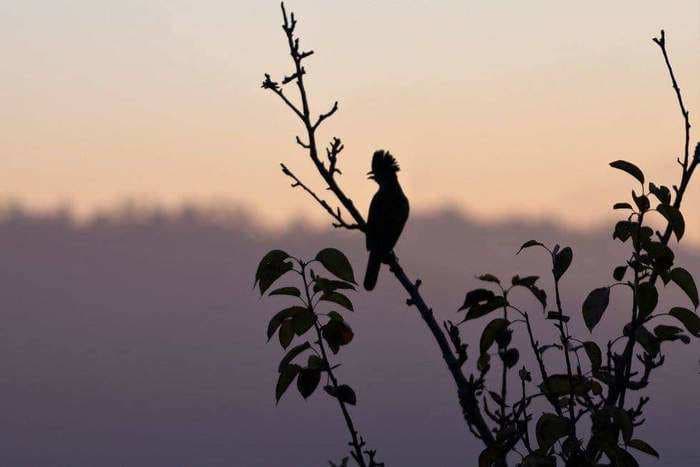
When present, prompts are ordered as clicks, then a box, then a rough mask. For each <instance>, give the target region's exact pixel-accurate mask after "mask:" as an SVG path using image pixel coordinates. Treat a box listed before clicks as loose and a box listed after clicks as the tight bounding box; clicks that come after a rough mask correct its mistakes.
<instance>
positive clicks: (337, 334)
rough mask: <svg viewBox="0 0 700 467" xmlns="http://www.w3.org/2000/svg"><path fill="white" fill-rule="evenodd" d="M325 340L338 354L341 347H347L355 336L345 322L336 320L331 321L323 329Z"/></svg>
mask: <svg viewBox="0 0 700 467" xmlns="http://www.w3.org/2000/svg"><path fill="white" fill-rule="evenodd" d="M321 334H322V335H323V338H324V339H325V340H326V342H328V346H329V347H330V348H331V351H332V352H333V353H334V354H335V353H338V350H340V347H341V346H343V345H347V344H349V343H350V341H352V338H353V336H354V334H353V332H352V329H351V328H350V326H348V325H347V324H346V323H345V322H344V321H338V320H335V319H332V320H330V321H329V322H327V323H326V324H325V325H323V327H322V328H321Z"/></svg>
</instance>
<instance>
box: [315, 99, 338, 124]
mask: <svg viewBox="0 0 700 467" xmlns="http://www.w3.org/2000/svg"><path fill="white" fill-rule="evenodd" d="M337 111H338V101H335V102H334V103H333V107H331V110H329V111H328V112H326V113H325V114H321V115H319V117H318V120H317V121H316V124H314V130H315V129H316V128H318V126H319V125H320V124H321V122H323V121H324V120H325V119H327V118H328V117H330V116H332V115H333V114H334V113H336V112H337Z"/></svg>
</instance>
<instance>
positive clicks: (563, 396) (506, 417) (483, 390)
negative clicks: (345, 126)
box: [255, 4, 700, 467]
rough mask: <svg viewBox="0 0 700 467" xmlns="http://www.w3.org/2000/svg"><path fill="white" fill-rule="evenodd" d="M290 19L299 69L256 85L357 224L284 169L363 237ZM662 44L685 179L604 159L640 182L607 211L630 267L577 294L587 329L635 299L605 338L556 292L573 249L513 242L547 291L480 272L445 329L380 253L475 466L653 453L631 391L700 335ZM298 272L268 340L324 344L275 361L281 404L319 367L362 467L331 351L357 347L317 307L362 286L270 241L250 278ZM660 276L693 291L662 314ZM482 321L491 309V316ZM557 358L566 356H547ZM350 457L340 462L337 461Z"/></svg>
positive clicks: (332, 262)
mask: <svg viewBox="0 0 700 467" xmlns="http://www.w3.org/2000/svg"><path fill="white" fill-rule="evenodd" d="M282 14H283V18H284V24H283V30H284V32H285V36H286V38H287V43H288V47H289V52H290V56H291V58H292V62H293V64H294V69H293V72H292V73H291V74H290V75H289V76H286V77H284V78H283V79H282V81H281V83H278V82H276V81H273V80H272V79H271V77H270V75H269V74H266V75H265V79H264V81H263V84H262V87H263V88H264V89H267V90H269V91H271V92H273V93H274V94H276V95H277V96H278V97H279V98H280V99H281V100H282V101H283V102H284V103H285V104H286V105H287V106H288V107H289V108H290V109H291V110H292V112H293V113H294V114H295V115H296V116H297V117H298V118H299V119H300V120H301V122H302V125H303V127H304V129H305V131H306V141H304V140H302V138H300V137H297V140H296V141H297V144H298V145H299V146H301V147H302V148H303V149H304V150H305V151H308V155H309V158H310V159H311V161H312V162H313V164H314V165H315V167H316V169H317V170H318V173H319V174H320V176H321V178H322V179H323V181H324V182H325V183H326V185H327V187H328V189H329V190H330V191H331V192H332V193H333V195H334V196H335V197H336V199H337V200H338V202H339V203H340V204H341V205H342V207H343V208H344V211H345V212H346V213H347V215H349V216H350V218H351V219H352V221H347V220H346V219H345V218H344V217H343V214H344V213H343V211H342V210H341V208H340V207H338V208H335V209H334V208H333V207H331V205H330V204H329V203H328V202H327V201H325V200H323V199H321V198H320V197H319V196H318V195H317V194H316V193H315V192H314V191H312V190H311V189H310V188H309V187H308V186H307V185H306V184H304V183H303V182H302V181H301V180H300V179H299V178H298V177H297V176H296V175H295V174H294V173H293V172H292V171H291V170H290V169H288V168H287V166H285V165H284V164H282V171H283V173H284V174H285V175H287V176H288V177H290V178H291V179H292V180H293V185H292V186H293V187H300V188H302V189H303V190H304V191H305V192H306V193H308V194H309V195H310V196H311V197H312V198H313V199H314V200H315V201H316V202H317V203H318V204H319V205H320V206H321V207H322V208H323V209H325V210H326V211H327V212H328V214H329V215H330V216H331V217H332V218H333V225H334V226H335V227H337V228H345V229H350V230H358V231H360V232H362V233H365V234H366V233H367V223H366V222H365V219H364V217H363V216H362V215H361V214H360V212H359V211H358V209H357V208H356V207H355V205H354V203H353V201H352V199H351V198H350V197H348V196H347V195H346V194H345V193H344V191H343V190H342V189H341V188H340V185H339V184H338V181H337V178H336V175H337V174H340V171H339V170H338V168H337V164H338V158H339V155H340V153H341V151H342V150H343V145H342V142H341V141H340V139H338V138H333V140H332V141H331V143H330V146H329V147H328V148H327V149H326V154H325V155H326V159H325V160H322V159H321V156H320V154H319V150H318V141H317V137H316V130H317V129H318V128H319V126H320V125H321V123H322V122H323V121H324V120H326V119H327V118H329V117H331V116H332V115H333V114H334V113H335V112H336V111H337V110H338V103H337V102H336V103H335V104H333V106H332V107H331V109H330V110H329V111H328V112H326V113H322V114H320V115H319V116H318V117H316V118H314V117H312V113H311V110H310V108H309V102H308V96H307V90H306V87H305V83H304V76H305V75H306V73H307V71H306V69H305V68H304V66H303V65H302V62H303V60H304V59H305V58H307V57H308V56H310V55H311V54H313V51H303V50H302V49H301V48H300V44H299V38H298V37H297V36H296V35H295V30H296V25H297V20H296V18H295V16H294V14H293V13H291V14H289V15H287V12H286V11H285V8H284V4H282ZM654 42H655V43H656V44H657V45H658V46H659V48H660V50H661V52H662V55H663V58H664V61H665V64H666V66H667V69H668V73H669V75H670V78H671V82H672V85H673V89H674V91H675V95H676V98H677V101H678V105H679V108H680V111H681V115H682V118H683V123H684V140H683V141H684V144H683V155H682V156H681V157H680V158H678V164H679V166H680V168H681V175H680V181H679V182H678V185H674V186H672V187H671V188H669V187H667V186H664V185H658V186H657V185H656V184H655V183H654V182H651V181H647V179H646V177H645V175H644V173H643V171H642V170H641V169H640V168H638V167H637V166H636V165H634V164H633V163H631V162H628V161H624V160H618V161H614V162H612V163H610V166H611V167H613V168H615V169H618V170H620V171H623V172H625V173H627V174H628V175H630V176H631V177H633V178H634V179H636V182H637V183H638V185H636V186H635V188H634V189H633V191H632V199H631V200H629V201H626V202H618V203H616V204H614V206H613V208H614V209H615V210H620V211H621V212H624V213H625V217H624V218H623V219H622V220H620V221H619V222H617V223H616V224H615V227H614V230H613V235H612V236H613V239H614V240H617V241H619V242H622V243H623V244H625V245H626V246H628V248H629V257H628V259H627V261H626V262H625V264H621V265H614V266H613V268H612V278H611V279H603V278H601V280H600V282H601V286H600V287H599V288H596V289H594V290H592V291H591V292H590V293H589V294H588V296H587V297H586V298H585V300H584V301H583V303H582V305H581V315H582V318H583V321H584V323H585V326H586V327H587V329H588V331H590V332H591V333H592V332H593V331H594V329H595V327H596V326H597V325H598V324H599V322H600V321H601V319H602V318H603V316H604V315H605V312H606V311H607V310H608V308H609V305H610V303H611V301H612V302H613V303H614V304H615V305H616V306H623V305H620V303H622V304H624V301H622V300H621V299H620V296H623V297H624V294H628V296H629V297H630V298H631V305H630V307H629V310H628V312H629V314H628V321H627V322H626V323H625V324H624V325H623V326H622V327H621V328H620V329H619V330H618V331H619V332H618V335H617V336H616V337H614V338H612V339H610V340H608V341H607V342H605V343H604V344H602V345H601V344H599V343H596V342H595V341H593V340H589V339H586V338H579V337H576V336H578V335H580V334H576V333H575V332H574V330H572V329H571V328H570V324H569V322H570V319H571V317H572V314H573V310H571V309H565V307H564V306H563V305H562V297H561V293H560V285H561V283H562V281H564V280H566V273H567V270H568V269H569V267H570V265H571V264H572V262H573V259H574V252H573V250H572V248H571V247H569V246H561V245H558V244H555V245H546V244H544V243H541V242H539V241H538V240H536V239H533V240H528V241H526V242H525V243H523V244H522V246H521V247H520V249H519V250H518V251H517V254H522V255H525V254H526V253H528V254H531V251H532V250H536V251H538V252H544V254H545V255H548V258H549V259H550V260H551V278H549V279H547V282H548V284H551V286H550V293H549V294H548V293H547V291H546V290H545V287H546V286H544V285H542V284H543V282H545V280H544V279H541V278H540V277H538V276H536V275H528V276H520V275H514V276H513V277H512V278H510V280H508V281H506V280H504V279H502V278H499V277H496V276H494V275H492V274H488V273H485V274H482V275H480V276H478V278H479V280H481V281H483V283H484V285H483V287H480V288H477V289H474V290H470V291H468V292H467V293H466V295H465V298H464V301H463V304H462V306H461V307H460V308H459V311H460V312H463V313H462V315H461V320H460V321H458V322H452V321H449V320H446V321H444V322H443V323H442V326H441V325H440V324H438V321H437V319H436V318H435V315H434V314H433V310H432V309H431V308H430V307H429V306H428V305H427V302H426V301H425V299H424V298H423V296H422V295H421V292H420V289H419V287H420V285H421V281H420V280H415V281H413V280H411V279H409V277H408V276H407V274H406V273H405V272H404V270H403V268H402V267H401V265H400V263H399V261H398V258H397V257H396V256H395V255H393V254H390V255H388V256H387V257H386V258H385V260H384V261H385V262H387V263H388V264H389V268H390V270H391V272H392V273H393V274H394V276H395V277H396V278H397V280H398V281H399V282H400V284H401V285H402V286H403V287H404V289H405V290H406V292H407V293H408V296H409V298H408V299H407V301H406V303H407V304H408V305H409V306H415V307H416V308H417V310H418V312H419V315H420V317H421V318H422V320H423V321H424V323H425V324H426V326H427V327H428V329H429V330H430V332H431V334H432V336H433V338H434V340H435V343H436V344H437V345H438V348H439V350H440V352H441V354H442V357H443V359H444V361H445V364H446V366H447V369H448V371H449V372H450V375H451V376H452V378H453V380H454V382H455V385H456V387H457V396H458V401H459V405H460V410H461V412H462V414H463V417H464V420H465V423H466V426H467V428H468V429H469V430H470V432H471V433H472V434H473V436H475V437H476V438H478V439H479V440H481V441H482V442H483V444H484V449H483V451H482V452H481V454H480V455H479V460H478V463H479V466H483V467H487V466H499V467H500V466H506V465H508V463H509V462H511V463H513V462H515V463H517V465H522V466H543V467H544V466H555V465H557V462H559V461H561V462H563V464H564V465H567V466H594V465H614V466H636V465H638V463H637V460H636V459H635V457H634V456H635V455H638V454H639V453H642V454H645V455H650V456H655V457H659V453H657V452H656V450H655V449H654V448H653V447H652V446H651V444H650V443H648V442H647V441H645V440H642V439H639V438H638V437H636V436H635V433H634V432H635V428H636V427H638V426H640V425H641V424H643V423H644V421H645V419H644V407H645V406H646V404H647V403H649V400H650V399H649V397H648V396H640V397H638V398H636V401H634V400H632V393H637V392H639V391H640V390H642V389H644V388H645V387H647V385H648V384H649V381H650V378H651V376H652V374H653V372H654V370H655V369H657V368H659V367H660V366H662V365H663V364H664V361H665V355H664V354H663V353H662V347H663V349H667V348H668V346H670V345H674V344H677V343H678V342H680V343H684V344H687V343H689V342H690V336H689V335H688V334H690V335H692V336H694V337H700V317H698V315H697V314H696V312H695V309H696V308H697V306H698V301H699V300H698V291H697V287H696V285H695V281H694V280H693V277H692V275H691V274H690V273H689V272H688V271H687V270H686V269H684V268H683V267H681V266H678V265H676V263H675V255H674V252H673V249H672V248H671V245H672V243H673V242H672V241H673V240H674V239H675V242H676V243H677V242H678V241H680V240H681V239H682V237H683V236H684V233H685V221H684V217H683V214H682V211H681V205H682V202H683V197H684V195H685V193H686V190H687V188H688V185H689V183H690V181H691V178H692V175H693V173H694V171H695V168H696V167H697V165H698V163H700V144H698V145H697V146H696V147H695V151H694V153H693V154H691V152H690V121H689V113H688V111H687V110H686V108H685V104H684V102H683V98H682V95H681V91H680V88H679V86H678V84H677V81H676V77H675V74H674V72H673V69H672V67H671V63H670V61H669V57H668V54H667V49H666V39H665V34H664V31H663V30H662V31H661V34H660V37H658V38H654ZM290 83H296V86H297V89H298V92H299V99H300V102H301V105H300V106H298V105H297V104H295V103H294V102H293V101H292V100H291V99H290V98H289V97H288V96H287V95H286V94H285V92H284V86H285V85H287V84H290ZM650 220H651V221H652V224H651V225H658V223H659V222H661V223H662V224H663V225H664V227H663V228H662V229H661V230H656V231H655V230H654V228H653V227H652V226H651V225H650ZM314 261H315V262H318V263H320V264H321V265H322V266H323V267H324V268H325V269H326V270H328V271H329V272H331V273H332V274H333V275H334V276H335V279H330V278H326V277H321V276H319V275H317V273H316V272H315V271H314V270H312V269H310V266H309V265H310V264H311V263H313V262H314ZM290 272H295V273H297V274H298V275H299V276H300V279H301V283H302V285H303V287H302V289H299V288H296V287H283V288H280V289H275V290H274V291H272V292H270V294H271V295H276V294H283V295H290V296H292V297H296V299H298V300H300V303H301V305H300V306H299V305H297V306H293V307H291V308H286V309H284V310H282V311H281V312H279V313H278V314H276V315H275V316H274V317H273V318H272V320H271V321H270V324H269V327H268V338H271V337H272V336H274V335H275V333H276V334H277V335H278V337H279V340H280V343H281V344H282V347H283V348H285V349H286V348H287V347H288V345H290V343H291V341H292V339H293V338H294V335H298V336H304V335H305V333H306V332H307V331H308V332H312V334H313V333H314V332H315V337H316V341H314V342H308V341H307V342H304V343H302V344H300V345H297V346H295V347H293V348H292V349H291V350H289V351H288V352H287V354H286V355H285V356H284V357H283V359H282V361H281V362H280V366H279V373H280V376H279V381H278V383H277V389H276V392H277V399H278V400H279V398H280V397H281V395H282V393H284V391H285V390H286V389H287V388H288V387H289V386H290V385H291V383H292V382H293V381H294V379H295V378H296V381H297V388H298V390H299V392H300V393H301V395H302V396H303V397H305V398H306V397H308V396H309V395H311V394H312V393H313V392H314V390H315V389H316V388H317V386H318V385H319V381H320V379H321V378H322V376H323V375H324V374H325V376H326V380H327V382H328V384H327V385H326V386H325V387H324V389H325V391H326V392H327V393H328V394H329V395H330V396H331V397H334V398H336V399H337V400H338V403H339V407H340V409H341V412H342V414H343V417H344V419H345V422H346V425H347V427H348V430H349V432H350V436H351V442H350V445H351V447H352V451H351V455H352V458H353V459H354V461H355V462H356V463H357V464H358V465H360V466H362V467H365V466H375V465H381V464H378V463H377V462H376V461H375V456H376V452H375V451H373V450H363V447H364V446H365V441H364V439H363V438H362V437H361V436H360V435H359V434H358V432H357V431H356V428H355V426H354V424H353V421H352V418H351V416H350V413H349V410H348V405H355V402H356V396H355V393H354V391H353V390H352V389H351V388H350V387H349V386H347V385H340V384H339V382H338V380H337V378H336V376H335V373H334V369H335V367H334V366H333V364H332V362H331V361H330V360H329V357H328V353H327V351H326V347H328V348H330V349H331V351H332V352H333V353H334V354H336V353H337V352H338V351H339V350H340V348H341V347H342V346H343V345H347V344H349V343H350V341H351V340H352V335H353V334H352V330H351V329H350V327H349V325H348V324H347V323H346V321H345V319H344V318H343V316H341V315H340V313H338V312H335V311H331V312H328V313H327V314H322V313H320V312H319V311H318V309H319V307H321V306H322V305H324V304H328V303H332V304H334V305H336V306H340V307H343V308H346V309H349V310H352V302H351V300H350V299H349V298H348V297H347V295H346V294H345V293H343V292H345V291H349V290H354V288H355V287H354V284H355V279H354V273H353V271H352V268H351V267H350V263H349V261H348V260H347V259H346V258H345V256H344V255H343V253H341V252H340V251H338V250H335V249H330V248H327V249H324V250H322V251H321V252H319V254H318V255H317V256H316V258H315V259H314V260H313V261H312V262H306V261H304V260H302V259H298V258H294V257H293V256H290V255H289V254H287V253H286V252H283V251H281V250H274V251H272V252H270V253H268V254H267V255H266V256H265V257H264V258H263V259H262V261H261V262H260V265H259V267H258V270H257V273H256V276H255V280H256V284H257V285H258V286H259V289H260V293H261V294H264V293H265V292H266V291H267V290H268V289H269V288H270V287H271V286H272V285H273V284H274V283H275V282H276V281H277V280H278V279H280V278H281V277H282V276H284V275H286V274H287V273H290ZM659 279H660V280H661V284H663V285H664V287H665V286H667V285H669V284H671V283H673V284H675V285H676V286H678V287H679V288H680V289H681V290H682V291H683V292H684V293H685V295H686V296H687V299H688V303H686V304H685V306H675V307H672V308H671V309H670V310H665V309H661V307H660V306H659V294H660V287H659V286H660V284H659ZM519 290H523V291H525V292H527V293H529V294H531V295H532V296H533V297H534V300H535V302H536V303H538V305H537V307H538V308H541V310H537V309H535V310H533V309H531V308H529V307H528V304H529V303H531V302H532V301H527V300H517V298H519V297H520V295H519V294H516V292H517V291H519ZM663 290H664V289H661V291H663ZM522 302H525V303H526V305H522V304H521V303H522ZM487 317H488V318H490V320H489V321H488V322H486V319H487ZM535 320H538V321H540V320H542V321H545V322H548V323H550V324H551V325H552V326H553V327H554V329H555V331H556V335H557V338H556V339H555V340H554V341H552V342H546V343H543V342H541V341H540V340H539V339H538V338H537V336H536V335H535V326H534V325H533V323H534V321H535ZM468 321H469V322H479V323H483V332H482V335H481V339H480V341H479V343H478V345H476V344H472V345H471V347H472V348H478V353H477V354H475V355H473V356H472V358H471V360H474V364H473V369H472V370H471V372H470V373H469V374H468V376H467V366H468V365H467V362H468V361H470V358H469V352H468V345H467V343H465V342H463V340H462V337H461V334H460V325H462V324H463V323H465V322H468ZM652 326H653V327H652ZM312 330H313V331H312ZM515 332H518V333H523V334H524V335H525V336H526V337H527V342H528V344H529V346H526V347H525V348H521V349H519V348H518V347H516V346H514V345H512V344H513V340H512V337H513V335H514V333H515ZM311 352H313V353H311ZM525 352H528V353H532V356H533V357H534V361H535V367H534V368H527V366H525V365H522V364H521V363H520V360H521V354H524V353H525ZM302 353H309V357H308V362H307V364H306V366H302V365H299V364H298V363H295V359H297V358H299V356H300V355H301V354H302ZM545 357H546V358H545ZM553 358H556V359H557V360H558V361H556V362H554V363H553ZM516 370H517V371H516ZM492 373H498V374H492ZM347 462H348V459H347V458H345V459H344V460H343V461H342V465H346V464H347ZM331 465H335V464H333V463H331Z"/></svg>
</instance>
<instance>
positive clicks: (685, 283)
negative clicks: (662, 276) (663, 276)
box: [670, 268, 698, 308]
mask: <svg viewBox="0 0 700 467" xmlns="http://www.w3.org/2000/svg"><path fill="white" fill-rule="evenodd" d="M670 277H671V280H672V281H673V282H675V283H676V285H678V287H680V288H681V289H682V290H683V292H685V294H686V295H687V296H688V298H689V299H690V301H691V302H693V305H695V308H697V307H698V288H697V287H696V286H695V280H693V276H691V275H690V273H689V272H688V271H686V270H685V269H683V268H674V269H673V270H671V273H670Z"/></svg>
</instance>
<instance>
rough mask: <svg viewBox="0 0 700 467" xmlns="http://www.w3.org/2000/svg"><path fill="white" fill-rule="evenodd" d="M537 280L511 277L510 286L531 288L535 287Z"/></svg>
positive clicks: (530, 277) (536, 277)
mask: <svg viewBox="0 0 700 467" xmlns="http://www.w3.org/2000/svg"><path fill="white" fill-rule="evenodd" d="M537 279H539V277H538V276H525V277H520V276H513V279H511V284H513V285H514V286H516V285H520V286H522V287H532V286H534V285H535V283H537Z"/></svg>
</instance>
